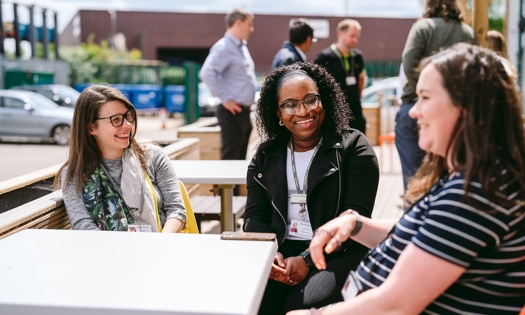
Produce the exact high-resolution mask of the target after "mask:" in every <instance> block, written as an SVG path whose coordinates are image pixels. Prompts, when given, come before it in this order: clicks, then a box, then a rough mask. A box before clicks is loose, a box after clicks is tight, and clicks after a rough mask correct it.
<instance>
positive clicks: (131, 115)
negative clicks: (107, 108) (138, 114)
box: [95, 109, 135, 127]
mask: <svg viewBox="0 0 525 315" xmlns="http://www.w3.org/2000/svg"><path fill="white" fill-rule="evenodd" d="M124 118H125V119H126V120H127V121H128V122H129V123H130V124H132V123H134V122H135V111H133V110H131V109H130V110H128V111H127V112H125V113H124V114H115V115H111V116H109V117H103V118H97V119H95V120H101V119H109V121H110V122H111V125H113V127H120V126H122V124H124Z"/></svg>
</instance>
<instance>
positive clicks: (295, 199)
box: [290, 194, 306, 203]
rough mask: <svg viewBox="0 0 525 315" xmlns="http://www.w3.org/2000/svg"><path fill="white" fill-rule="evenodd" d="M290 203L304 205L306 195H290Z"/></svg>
mask: <svg viewBox="0 0 525 315" xmlns="http://www.w3.org/2000/svg"><path fill="white" fill-rule="evenodd" d="M290 202H291V203H306V194H291V195H290Z"/></svg>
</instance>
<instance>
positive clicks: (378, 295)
mask: <svg viewBox="0 0 525 315" xmlns="http://www.w3.org/2000/svg"><path fill="white" fill-rule="evenodd" d="M420 68H421V69H422V70H421V74H420V77H419V81H418V84H417V93H418V102H417V103H416V104H415V106H414V108H412V110H411V111H410V115H411V116H412V117H413V118H415V119H417V121H418V126H419V128H420V138H419V146H420V147H421V148H422V149H424V150H425V151H427V152H428V153H427V156H426V158H425V161H424V163H423V165H422V166H421V168H420V169H419V171H418V172H417V173H416V175H415V176H414V178H413V179H412V181H411V183H410V185H409V189H408V191H407V193H406V196H405V199H406V201H407V202H408V203H409V204H411V208H410V210H409V211H408V212H407V213H406V214H405V215H404V216H403V217H402V218H401V220H399V222H391V221H386V220H372V219H368V218H361V217H360V216H359V215H357V214H356V213H355V212H353V211H348V212H347V213H349V214H350V215H345V214H342V215H341V216H339V217H338V218H336V219H334V220H332V221H330V222H328V223H326V224H325V225H323V226H322V227H321V228H319V229H318V231H317V233H316V235H315V236H314V238H313V239H312V242H311V244H310V251H311V256H312V258H313V261H314V263H315V266H316V267H317V268H319V269H323V268H324V267H325V265H326V264H325V260H324V255H323V251H325V252H326V253H331V252H333V251H334V250H336V249H337V247H338V245H339V244H340V243H341V242H343V241H344V240H346V239H347V238H348V237H351V238H352V239H353V240H355V241H358V242H360V243H362V244H364V245H366V246H367V247H369V248H371V250H370V251H369V253H368V255H367V256H366V257H365V258H364V259H363V261H362V262H361V264H360V265H359V267H358V269H357V270H356V272H355V274H353V277H350V278H352V281H351V282H350V284H349V285H348V287H349V288H350V289H348V291H347V295H346V296H345V302H341V303H339V304H334V305H329V306H327V307H324V308H322V309H320V310H314V309H311V310H308V311H306V310H303V311H294V312H290V313H289V314H294V315H295V314H403V315H406V314H420V313H424V314H516V315H517V314H518V313H519V312H520V310H521V309H522V308H523V306H524V304H525V140H524V138H525V131H524V127H523V122H522V118H521V109H520V100H519V98H518V94H517V92H516V90H515V88H514V84H513V82H512V78H511V77H510V76H509V74H508V73H507V72H506V71H505V67H504V65H503V64H502V63H501V61H500V60H499V59H498V58H497V56H496V54H494V53H492V52H491V51H489V50H487V49H484V48H480V47H476V46H472V45H469V44H457V45H455V46H453V47H451V48H449V49H447V50H444V51H441V52H439V53H437V54H436V55H434V56H432V57H429V58H428V59H426V60H424V61H423V62H422V64H421V67H420ZM352 288H353V289H355V291H353V292H354V294H351V293H352V292H351V291H352Z"/></svg>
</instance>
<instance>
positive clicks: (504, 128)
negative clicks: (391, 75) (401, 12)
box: [406, 43, 525, 205]
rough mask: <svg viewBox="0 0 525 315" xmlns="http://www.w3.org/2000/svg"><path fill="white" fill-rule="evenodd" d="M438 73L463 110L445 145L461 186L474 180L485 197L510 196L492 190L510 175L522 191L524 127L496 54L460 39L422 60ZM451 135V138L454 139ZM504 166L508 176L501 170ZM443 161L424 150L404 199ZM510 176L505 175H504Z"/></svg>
mask: <svg viewBox="0 0 525 315" xmlns="http://www.w3.org/2000/svg"><path fill="white" fill-rule="evenodd" d="M428 65H432V66H434V67H435V68H436V70H437V71H438V72H439V73H440V74H441V76H442V78H443V80H442V82H443V86H444V88H445V89H446V90H447V92H448V94H449V95H450V98H451V100H452V103H453V104H454V105H455V106H457V107H460V108H462V109H464V113H465V114H464V117H463V118H460V119H459V120H458V122H457V123H456V128H455V130H454V133H453V135H452V137H451V143H449V147H448V149H447V155H448V153H449V152H450V155H451V157H452V163H453V165H454V169H455V170H457V171H463V172H465V186H464V188H465V190H466V191H468V187H469V184H470V182H471V181H472V180H476V181H479V182H480V183H481V185H482V189H483V191H484V192H485V193H486V194H487V196H489V199H490V200H493V201H497V202H498V203H500V204H502V205H508V204H509V202H510V203H511V204H513V203H515V202H516V201H509V200H506V199H505V198H503V197H501V196H500V195H498V194H497V192H498V190H499V187H500V186H501V185H504V184H506V182H507V181H508V180H509V178H512V179H515V180H516V183H517V184H516V185H517V186H518V187H517V190H518V191H520V192H521V193H519V194H518V197H517V198H524V197H523V196H524V195H525V130H524V127H523V122H522V118H521V108H520V104H521V102H520V100H519V96H518V93H517V91H516V88H515V84H514V82H513V80H512V78H511V77H509V74H508V73H507V72H506V70H505V67H504V65H503V64H502V62H501V60H500V58H499V57H498V56H497V55H496V54H495V53H494V52H492V51H490V50H489V49H486V48H481V47H478V46H474V45H470V44H466V43H459V44H456V45H454V46H452V47H450V48H449V49H446V50H443V51H441V52H438V53H437V54H435V55H433V56H431V57H428V58H426V59H424V60H423V61H422V63H421V67H420V68H423V67H425V66H428ZM452 139H456V140H455V142H454V141H452ZM503 169H506V172H507V175H502V174H501V171H502V170H503ZM447 171H448V170H447V164H446V160H445V158H443V157H440V156H437V155H435V154H432V153H428V154H427V156H426V157H425V160H424V161H423V165H422V166H421V168H420V169H419V170H418V171H417V173H416V175H415V176H414V179H413V180H412V181H411V182H410V185H409V189H408V192H407V194H406V198H407V199H406V201H407V202H408V203H409V204H410V203H413V202H414V201H415V200H417V198H419V197H420V196H421V195H422V194H424V193H425V192H426V191H428V189H430V186H432V185H433V184H434V183H435V182H437V181H438V179H439V177H441V176H443V175H445V174H446V173H447ZM509 176H510V177H509Z"/></svg>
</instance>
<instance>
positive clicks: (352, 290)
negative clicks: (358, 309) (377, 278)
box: [341, 270, 363, 301]
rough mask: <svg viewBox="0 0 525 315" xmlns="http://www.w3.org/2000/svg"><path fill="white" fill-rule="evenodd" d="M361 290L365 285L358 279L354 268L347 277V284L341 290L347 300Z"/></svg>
mask: <svg viewBox="0 0 525 315" xmlns="http://www.w3.org/2000/svg"><path fill="white" fill-rule="evenodd" d="M361 291H363V286H362V285H361V282H359V280H358V279H357V276H356V274H355V272H354V271H353V270H352V271H350V273H349V274H348V278H346V282H345V285H344V286H343V289H342V290H341V295H342V296H343V299H344V300H345V301H349V300H351V299H353V298H355V297H356V296H357V295H358V294H359V293H361Z"/></svg>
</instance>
